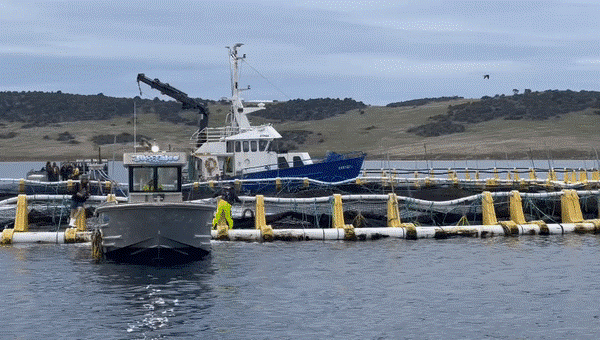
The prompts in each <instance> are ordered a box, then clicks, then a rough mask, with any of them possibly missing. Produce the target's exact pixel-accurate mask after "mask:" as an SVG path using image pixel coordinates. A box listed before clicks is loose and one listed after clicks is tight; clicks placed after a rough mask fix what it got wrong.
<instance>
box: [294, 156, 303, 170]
mask: <svg viewBox="0 0 600 340" xmlns="http://www.w3.org/2000/svg"><path fill="white" fill-rule="evenodd" d="M292 161H293V162H294V168H296V167H299V166H303V165H304V163H302V158H300V156H294V157H293V158H292Z"/></svg>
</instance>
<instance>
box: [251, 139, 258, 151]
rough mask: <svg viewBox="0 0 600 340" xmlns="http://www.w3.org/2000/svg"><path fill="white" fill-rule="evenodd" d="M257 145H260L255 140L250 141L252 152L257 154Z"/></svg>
mask: <svg viewBox="0 0 600 340" xmlns="http://www.w3.org/2000/svg"><path fill="white" fill-rule="evenodd" d="M257 144H258V143H256V141H255V140H253V141H250V150H251V151H252V152H256V150H257Z"/></svg>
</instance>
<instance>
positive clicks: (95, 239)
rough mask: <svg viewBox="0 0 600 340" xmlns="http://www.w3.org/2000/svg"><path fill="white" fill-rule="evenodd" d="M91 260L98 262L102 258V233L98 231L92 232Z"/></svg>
mask: <svg viewBox="0 0 600 340" xmlns="http://www.w3.org/2000/svg"><path fill="white" fill-rule="evenodd" d="M91 237H92V258H93V259H94V260H95V261H96V262H99V261H100V260H102V258H103V257H104V254H103V252H102V233H101V232H100V230H98V229H95V230H94V231H93V232H92V236H91Z"/></svg>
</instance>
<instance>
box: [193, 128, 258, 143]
mask: <svg viewBox="0 0 600 340" xmlns="http://www.w3.org/2000/svg"><path fill="white" fill-rule="evenodd" d="M249 130H251V129H250V128H239V127H233V126H223V127H216V128H208V127H207V128H204V129H202V130H196V132H194V133H193V134H192V137H190V140H191V143H192V144H195V143H196V141H197V140H198V139H205V140H206V141H207V142H220V141H222V140H223V138H226V137H229V136H233V135H236V134H239V133H242V132H246V131H249ZM199 137H203V138H199Z"/></svg>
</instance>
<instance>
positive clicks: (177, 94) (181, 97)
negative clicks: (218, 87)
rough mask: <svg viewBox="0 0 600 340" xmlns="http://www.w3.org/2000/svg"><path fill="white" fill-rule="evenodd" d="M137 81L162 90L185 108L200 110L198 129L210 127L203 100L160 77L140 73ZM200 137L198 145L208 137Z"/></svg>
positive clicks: (161, 91)
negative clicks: (192, 96) (159, 78)
mask: <svg viewBox="0 0 600 340" xmlns="http://www.w3.org/2000/svg"><path fill="white" fill-rule="evenodd" d="M137 81H138V84H139V83H140V82H142V83H144V84H147V85H148V86H150V87H151V88H153V89H155V90H158V91H160V93H162V94H164V95H166V96H169V97H171V98H173V99H175V100H177V101H178V102H180V103H181V104H182V109H183V110H187V109H192V110H198V114H199V115H200V117H199V120H198V130H199V131H200V132H202V130H204V129H205V128H206V127H208V111H207V110H206V108H205V107H204V105H203V104H202V103H201V102H199V101H197V100H196V99H193V98H190V97H189V96H188V95H187V94H186V93H185V92H183V91H180V90H178V89H176V88H174V87H173V86H171V85H169V84H167V83H163V82H161V81H160V80H158V79H150V78H148V77H146V75H145V74H143V73H139V74H138V75H137ZM140 92H141V90H140ZM198 138H199V139H198V141H197V144H196V145H197V146H198V147H199V146H200V145H202V144H203V143H204V142H205V141H206V138H205V137H201V136H200V134H199V137H198Z"/></svg>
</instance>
